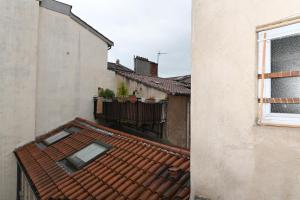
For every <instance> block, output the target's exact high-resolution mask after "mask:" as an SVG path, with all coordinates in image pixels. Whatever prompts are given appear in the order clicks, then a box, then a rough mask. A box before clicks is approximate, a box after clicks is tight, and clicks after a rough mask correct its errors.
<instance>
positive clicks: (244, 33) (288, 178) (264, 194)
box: [191, 0, 300, 200]
mask: <svg viewBox="0 0 300 200" xmlns="http://www.w3.org/2000/svg"><path fill="white" fill-rule="evenodd" d="M299 13H300V1H299V0H285V1H283V0H278V1H273V0H264V1H261V0H244V1H234V0H223V1H211V0H193V31H192V43H193V53H192V60H193V61H192V65H193V69H192V74H193V77H195V76H196V77H197V79H192V85H193V87H192V110H191V111H192V151H191V152H192V156H191V158H192V162H191V163H192V164H191V171H192V194H203V195H206V196H208V197H210V198H212V199H228V200H235V199H238V200H243V199H248V200H253V199H257V200H258V199H259V200H260V199H266V200H282V199H285V200H297V199H300V190H299V188H300V134H299V131H300V129H299V128H285V127H261V126H257V125H256V123H255V120H256V116H257V80H256V78H257V58H256V33H255V29H256V26H258V25H261V24H265V23H270V22H273V21H277V20H280V19H283V18H286V17H289V16H292V15H295V14H299Z"/></svg>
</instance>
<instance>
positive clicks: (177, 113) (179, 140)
mask: <svg viewBox="0 0 300 200" xmlns="http://www.w3.org/2000/svg"><path fill="white" fill-rule="evenodd" d="M189 99H190V98H189V97H186V96H172V95H169V96H168V109H167V110H168V111H167V112H168V113H167V129H166V130H167V133H166V134H167V138H168V140H169V141H170V142H171V143H172V144H174V145H176V146H180V147H189V122H188V120H189V116H188V115H189V113H188V112H189V109H188V106H189Z"/></svg>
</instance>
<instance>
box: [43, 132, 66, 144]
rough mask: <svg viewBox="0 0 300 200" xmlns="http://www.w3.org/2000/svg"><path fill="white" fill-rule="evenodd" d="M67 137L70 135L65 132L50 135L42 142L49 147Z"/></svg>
mask: <svg viewBox="0 0 300 200" xmlns="http://www.w3.org/2000/svg"><path fill="white" fill-rule="evenodd" d="M68 135H70V133H68V132H66V131H61V132H59V133H57V134H55V135H52V136H50V137H48V138H46V139H44V140H43V142H44V143H45V144H46V145H51V144H53V143H55V142H57V141H59V140H61V139H63V138H65V137H67V136H68Z"/></svg>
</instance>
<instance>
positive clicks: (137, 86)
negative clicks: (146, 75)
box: [115, 74, 168, 99]
mask: <svg viewBox="0 0 300 200" xmlns="http://www.w3.org/2000/svg"><path fill="white" fill-rule="evenodd" d="M122 82H124V83H125V84H126V86H127V88H128V93H129V95H131V94H133V92H134V91H135V90H138V96H139V97H142V98H146V99H148V98H150V97H154V98H156V99H166V98H167V97H168V95H167V93H164V92H162V91H160V90H157V89H155V88H152V87H148V86H146V85H144V84H142V83H138V82H137V81H134V80H131V79H129V78H126V77H124V76H120V75H118V74H116V85H115V90H116V91H117V89H118V87H119V85H120V84H121V83H122Z"/></svg>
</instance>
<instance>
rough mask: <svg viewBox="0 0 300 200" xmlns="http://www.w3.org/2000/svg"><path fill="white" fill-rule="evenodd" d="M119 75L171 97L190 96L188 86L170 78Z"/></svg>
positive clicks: (134, 74)
mask: <svg viewBox="0 0 300 200" xmlns="http://www.w3.org/2000/svg"><path fill="white" fill-rule="evenodd" d="M116 73H117V74H119V75H121V76H124V77H127V78H129V79H131V80H134V81H137V82H140V83H142V84H144V85H146V86H148V87H153V88H155V89H158V90H160V91H163V92H166V93H168V94H171V95H190V94H191V90H190V88H188V87H187V85H186V84H184V83H181V82H177V81H174V80H172V79H168V78H160V77H153V76H145V75H140V74H136V73H128V72H121V71H116Z"/></svg>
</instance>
